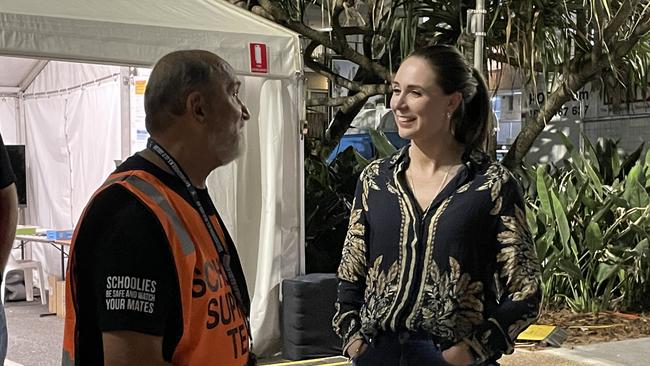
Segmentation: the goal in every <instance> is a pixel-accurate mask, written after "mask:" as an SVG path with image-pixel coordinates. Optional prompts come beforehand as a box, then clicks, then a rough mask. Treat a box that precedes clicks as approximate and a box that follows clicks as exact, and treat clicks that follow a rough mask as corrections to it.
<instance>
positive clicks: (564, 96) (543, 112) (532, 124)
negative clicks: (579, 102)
mask: <svg viewBox="0 0 650 366" xmlns="http://www.w3.org/2000/svg"><path fill="white" fill-rule="evenodd" d="M585 74H586V73H585ZM587 80H588V79H587V78H586V77H584V76H583V75H581V74H569V75H568V82H567V83H566V85H563V86H561V87H559V88H557V89H556V90H555V91H554V92H553V93H551V95H550V96H549V97H548V99H547V100H546V102H544V104H543V105H542V108H541V109H540V111H539V114H538V115H537V117H532V116H529V117H528V118H527V119H526V121H524V125H523V126H522V128H521V131H520V132H519V135H517V138H516V139H515V142H514V143H513V144H512V147H510V150H509V151H508V153H507V154H506V156H505V158H504V159H503V162H502V163H503V165H505V166H506V167H507V168H508V169H510V170H517V169H519V168H520V167H521V164H522V162H523V159H524V156H526V153H528V151H529V150H530V148H531V146H533V143H534V142H535V140H536V139H537V136H539V134H540V133H541V132H542V131H543V130H544V127H546V124H547V122H549V121H550V120H551V118H553V116H554V115H555V114H556V113H557V112H558V111H559V110H560V108H562V105H564V103H566V102H568V101H570V100H571V92H570V90H573V91H577V90H579V89H580V88H582V87H583V86H584V85H585V84H586V82H587Z"/></svg>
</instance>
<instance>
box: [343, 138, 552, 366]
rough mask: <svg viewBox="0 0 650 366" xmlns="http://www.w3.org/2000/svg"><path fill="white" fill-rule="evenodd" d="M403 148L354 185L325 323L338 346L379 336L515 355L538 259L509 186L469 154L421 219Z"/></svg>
mask: <svg viewBox="0 0 650 366" xmlns="http://www.w3.org/2000/svg"><path fill="white" fill-rule="evenodd" d="M409 162H410V159H409V156H408V146H407V147H405V148H403V149H402V150H400V151H398V152H396V153H395V154H394V155H393V156H392V157H390V158H387V159H381V160H377V161H374V162H372V163H371V164H370V165H368V166H367V167H366V169H365V170H364V171H363V173H362V174H361V177H360V178H359V183H358V185H357V192H356V195H355V200H354V204H353V207H352V212H351V217H350V226H349V228H348V234H347V237H346V240H345V245H344V247H343V257H342V259H341V264H340V266H339V269H338V278H339V289H338V300H337V303H336V308H337V313H336V315H335V316H334V320H333V326H334V330H335V331H336V332H337V334H338V335H339V336H340V337H341V338H342V339H343V341H344V344H347V343H348V342H350V341H351V340H354V339H357V338H360V337H364V338H366V339H369V338H372V337H374V336H375V335H376V334H378V333H380V332H382V331H394V332H399V331H404V330H408V331H413V332H421V333H426V334H429V335H431V337H432V338H433V340H434V341H435V342H436V343H437V344H438V345H439V346H440V347H441V348H442V349H446V348H448V347H450V346H452V345H454V344H456V343H458V342H460V341H465V342H466V343H468V344H469V345H470V347H471V349H472V351H473V352H474V354H475V356H477V358H478V360H479V361H481V362H483V361H485V360H494V359H497V358H499V357H500V356H501V355H502V354H504V353H505V354H508V353H511V352H512V351H513V344H514V339H515V338H516V337H517V335H518V334H519V333H520V332H521V331H522V330H524V329H525V328H526V327H527V326H528V325H529V324H530V323H531V322H533V321H534V320H535V319H536V317H537V314H538V309H539V304H540V300H541V289H540V272H539V262H538V258H537V255H536V252H535V246H534V243H533V242H532V238H531V235H530V232H529V229H528V224H527V222H526V218H525V211H524V210H525V208H524V207H525V206H524V201H523V197H522V193H521V189H520V187H519V184H518V182H517V180H516V179H515V178H514V177H513V176H512V175H511V174H510V172H509V171H508V170H507V169H506V168H504V167H503V166H502V165H501V164H499V163H495V162H493V161H491V160H490V159H489V158H488V157H487V155H485V154H482V153H480V152H474V153H473V154H471V156H470V157H468V158H466V159H464V161H463V166H462V167H461V169H460V170H459V172H458V174H457V175H456V176H455V177H454V179H453V180H451V181H450V182H449V184H448V185H447V186H446V187H445V188H444V189H443V191H442V192H441V193H440V194H439V195H438V197H436V198H435V199H434V200H433V202H432V203H431V205H430V206H429V208H428V209H427V210H426V211H424V212H422V210H421V209H420V208H419V206H418V204H417V203H416V200H415V198H414V196H413V194H412V192H411V191H410V189H409V187H408V185H407V184H406V181H405V178H404V172H405V171H406V168H407V167H408V165H409Z"/></svg>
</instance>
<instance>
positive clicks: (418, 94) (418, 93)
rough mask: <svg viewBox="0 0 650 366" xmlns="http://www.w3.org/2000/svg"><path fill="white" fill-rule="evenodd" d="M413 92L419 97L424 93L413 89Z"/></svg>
mask: <svg viewBox="0 0 650 366" xmlns="http://www.w3.org/2000/svg"><path fill="white" fill-rule="evenodd" d="M411 93H412V94H415V96H417V97H419V96H421V95H422V93H421V92H419V91H418V90H412V91H411Z"/></svg>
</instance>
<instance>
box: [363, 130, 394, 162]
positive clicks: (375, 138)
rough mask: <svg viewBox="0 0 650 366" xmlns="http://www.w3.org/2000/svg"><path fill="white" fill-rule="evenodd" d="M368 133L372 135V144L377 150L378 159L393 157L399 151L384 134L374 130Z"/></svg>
mask: <svg viewBox="0 0 650 366" xmlns="http://www.w3.org/2000/svg"><path fill="white" fill-rule="evenodd" d="M368 132H369V133H370V138H371V139H372V144H373V145H374V146H375V149H376V150H377V157H378V158H385V157H388V156H391V155H393V154H394V153H395V151H397V149H396V148H395V146H393V145H392V144H391V143H390V141H389V140H388V138H387V137H386V135H384V133H383V132H381V131H377V130H374V129H369V130H368Z"/></svg>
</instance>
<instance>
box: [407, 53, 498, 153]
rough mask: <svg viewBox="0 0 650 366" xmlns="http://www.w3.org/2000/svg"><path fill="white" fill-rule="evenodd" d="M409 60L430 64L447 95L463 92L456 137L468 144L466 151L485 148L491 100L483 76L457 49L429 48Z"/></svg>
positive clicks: (453, 125) (453, 122) (455, 121)
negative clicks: (416, 58) (482, 146)
mask: <svg viewBox="0 0 650 366" xmlns="http://www.w3.org/2000/svg"><path fill="white" fill-rule="evenodd" d="M409 57H420V58H422V59H424V60H426V61H428V62H429V65H431V68H432V69H433V72H434V73H435V75H436V82H437V84H438V86H440V88H441V89H442V90H443V91H444V93H445V94H451V93H454V92H460V93H461V94H462V96H463V100H462V102H461V103H460V105H459V106H458V108H457V109H456V111H455V112H454V114H453V116H452V117H451V130H452V134H453V135H454V138H455V139H456V140H457V141H458V142H460V143H461V144H463V145H465V149H466V152H471V151H472V150H474V149H476V148H478V147H480V146H481V144H482V143H483V141H484V140H485V138H486V136H487V127H488V123H487V122H488V116H489V114H490V97H489V95H488V90H487V85H486V84H485V80H483V77H482V76H481V74H480V73H479V72H478V70H476V69H475V68H473V67H472V66H470V65H468V64H467V61H466V60H465V58H464V57H463V55H462V54H461V53H460V52H459V51H458V49H456V47H453V46H449V45H434V46H427V47H423V48H420V49H417V50H415V51H413V52H412V53H411V54H410V55H409Z"/></svg>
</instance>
